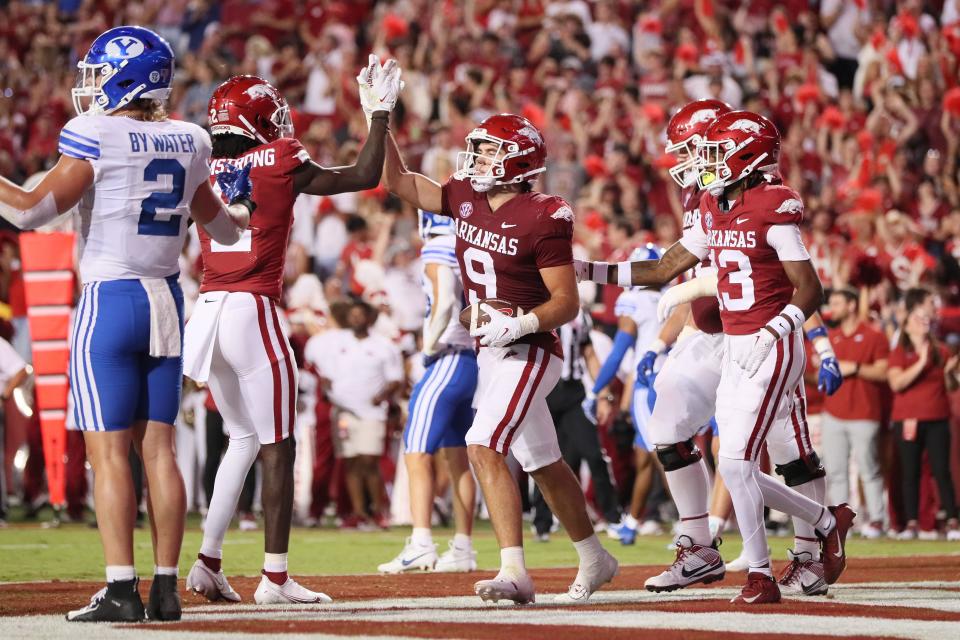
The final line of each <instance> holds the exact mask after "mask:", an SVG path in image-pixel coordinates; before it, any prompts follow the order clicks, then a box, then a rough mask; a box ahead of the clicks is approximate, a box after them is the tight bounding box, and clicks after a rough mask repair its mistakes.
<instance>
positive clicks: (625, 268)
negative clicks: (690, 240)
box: [576, 242, 700, 287]
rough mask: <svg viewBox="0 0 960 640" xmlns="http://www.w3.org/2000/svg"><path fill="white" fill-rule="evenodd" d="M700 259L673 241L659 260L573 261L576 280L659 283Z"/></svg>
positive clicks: (626, 284) (634, 284) (637, 284)
mask: <svg viewBox="0 0 960 640" xmlns="http://www.w3.org/2000/svg"><path fill="white" fill-rule="evenodd" d="M698 262H700V260H699V258H697V257H696V256H695V255H693V254H692V253H690V252H689V251H687V249H686V248H685V247H684V246H683V245H682V244H680V243H679V242H675V243H674V244H673V246H671V247H670V248H669V249H667V250H666V252H664V254H663V256H662V257H661V258H660V259H659V260H636V261H633V262H618V263H617V264H615V265H611V264H610V263H608V262H579V261H577V262H576V267H577V276H578V278H579V279H580V280H591V281H593V282H597V283H600V284H615V285H619V286H621V287H662V286H663V285H665V284H667V283H668V282H670V281H671V280H673V279H674V278H676V277H677V276H678V275H680V274H681V273H683V272H684V271H686V270H687V269H690V268H692V267H693V266H694V265H696V264H697V263H698Z"/></svg>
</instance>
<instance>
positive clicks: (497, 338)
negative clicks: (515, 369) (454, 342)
mask: <svg viewBox="0 0 960 640" xmlns="http://www.w3.org/2000/svg"><path fill="white" fill-rule="evenodd" d="M480 309H481V310H482V311H485V312H486V313H487V315H489V316H490V322H488V323H487V324H485V325H483V326H482V327H477V328H476V329H474V330H473V331H471V332H470V336H471V337H473V338H480V345H481V346H484V347H505V346H507V345H508V344H510V343H511V342H516V341H517V340H518V339H520V338H521V337H523V336H525V335H527V334H528V333H533V332H534V331H536V325H537V324H539V320H538V319H537V316H536V315H534V314H532V313H530V314H527V315H525V316H523V317H521V318H514V317H513V316H508V315H506V314H504V313H500V312H499V311H497V310H496V309H494V308H493V307H491V306H490V305H488V304H487V303H485V302H484V303H482V304H481V305H480Z"/></svg>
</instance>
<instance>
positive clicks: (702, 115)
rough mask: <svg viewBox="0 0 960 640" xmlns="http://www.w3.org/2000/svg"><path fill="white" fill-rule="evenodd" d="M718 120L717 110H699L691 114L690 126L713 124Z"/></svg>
mask: <svg viewBox="0 0 960 640" xmlns="http://www.w3.org/2000/svg"><path fill="white" fill-rule="evenodd" d="M716 119H717V110H716V109H698V110H697V111H694V112H693V113H691V114H690V124H698V123H700V122H712V121H713V120H716Z"/></svg>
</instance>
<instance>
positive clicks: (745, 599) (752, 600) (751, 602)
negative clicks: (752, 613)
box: [743, 593, 760, 604]
mask: <svg viewBox="0 0 960 640" xmlns="http://www.w3.org/2000/svg"><path fill="white" fill-rule="evenodd" d="M759 597H760V594H759V593H758V594H757V595H755V596H753V597H752V598H744V599H743V601H744V602H746V603H747V604H753V602H754V601H755V600H756V599H757V598H759Z"/></svg>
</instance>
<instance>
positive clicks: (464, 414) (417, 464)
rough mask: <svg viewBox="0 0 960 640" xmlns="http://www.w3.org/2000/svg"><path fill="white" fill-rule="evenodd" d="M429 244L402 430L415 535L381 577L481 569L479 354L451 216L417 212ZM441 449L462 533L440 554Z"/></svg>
mask: <svg viewBox="0 0 960 640" xmlns="http://www.w3.org/2000/svg"><path fill="white" fill-rule="evenodd" d="M419 217H420V237H421V238H423V239H424V245H423V251H422V252H421V254H420V260H421V262H422V263H423V288H424V292H425V293H426V294H427V300H428V301H429V306H428V308H427V317H426V319H425V320H424V323H423V355H424V365H425V367H426V371H425V372H424V374H423V378H421V379H420V382H418V383H417V386H416V387H415V388H414V390H413V395H412V396H411V397H410V411H409V415H408V417H407V427H406V429H405V430H404V432H403V443H404V452H405V453H404V463H405V464H406V466H407V473H408V474H409V476H410V510H411V515H412V517H413V535H411V536H410V538H409V539H408V540H407V544H406V546H404V548H403V550H402V551H401V552H400V555H398V556H397V557H396V558H394V559H393V560H391V561H390V562H387V563H384V564H381V565H380V566H379V567H377V570H378V571H380V572H381V573H403V572H405V571H418V570H431V569H432V570H434V571H440V572H464V571H473V570H475V569H476V568H477V560H476V557H477V553H476V551H474V550H473V545H472V543H471V541H470V534H471V531H472V529H473V511H474V505H475V501H476V485H475V484H474V481H473V475H472V474H471V473H470V465H469V461H468V460H467V443H466V440H465V439H464V438H465V436H466V433H467V430H468V429H470V425H471V424H473V395H474V393H475V392H476V390H477V356H476V354H475V353H474V350H473V343H474V341H473V338H471V337H470V334H469V333H468V332H467V330H466V329H464V328H463V326H462V325H461V324H460V322H459V316H460V310H461V309H462V308H463V285H462V283H461V279H460V265H459V264H458V263H457V256H456V253H455V247H456V237H455V236H454V235H453V233H454V231H453V224H454V223H453V219H452V218H448V217H446V216H439V215H436V214H433V213H428V212H425V211H420V212H419ZM440 450H442V451H443V456H444V458H445V459H446V462H447V466H448V467H449V470H450V482H451V486H452V488H453V514H454V520H455V524H456V533H455V534H454V538H453V540H451V541H450V546H449V549H448V550H447V551H446V552H445V553H444V554H443V555H441V556H439V557H438V556H437V551H436V546H437V545H435V544H434V543H433V538H432V536H431V534H430V517H431V515H432V513H433V496H434V484H433V456H434V454H436V453H437V452H438V451H440Z"/></svg>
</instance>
